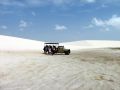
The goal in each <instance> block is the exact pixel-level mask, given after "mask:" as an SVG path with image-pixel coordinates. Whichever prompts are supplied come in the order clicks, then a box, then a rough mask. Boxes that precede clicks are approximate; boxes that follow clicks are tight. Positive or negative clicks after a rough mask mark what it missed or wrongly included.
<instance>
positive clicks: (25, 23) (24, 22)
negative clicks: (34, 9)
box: [19, 20, 28, 30]
mask: <svg viewBox="0 0 120 90" xmlns="http://www.w3.org/2000/svg"><path fill="white" fill-rule="evenodd" d="M26 27H28V23H27V22H26V21H24V20H20V23H19V28H20V30H24V29H25V28H26Z"/></svg>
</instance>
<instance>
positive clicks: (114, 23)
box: [92, 15, 120, 28]
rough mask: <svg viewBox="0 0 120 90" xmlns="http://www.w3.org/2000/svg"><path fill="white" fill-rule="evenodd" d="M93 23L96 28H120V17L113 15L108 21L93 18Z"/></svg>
mask: <svg viewBox="0 0 120 90" xmlns="http://www.w3.org/2000/svg"><path fill="white" fill-rule="evenodd" d="M92 23H93V24H94V25H96V26H101V27H108V26H111V27H114V28H120V17H118V16H117V15H113V16H112V17H111V18H110V19H108V20H102V19H97V18H93V20H92Z"/></svg>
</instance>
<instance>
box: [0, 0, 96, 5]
mask: <svg viewBox="0 0 120 90" xmlns="http://www.w3.org/2000/svg"><path fill="white" fill-rule="evenodd" d="M81 1H82V2H87V3H94V2H95V1H96V0H0V4H2V5H16V6H40V5H46V4H54V5H62V4H73V3H76V2H80V3H81Z"/></svg>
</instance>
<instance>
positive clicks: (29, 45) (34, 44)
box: [0, 35, 44, 51]
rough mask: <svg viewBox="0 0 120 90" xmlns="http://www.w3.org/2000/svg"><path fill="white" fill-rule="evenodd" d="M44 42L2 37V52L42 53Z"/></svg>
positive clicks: (0, 46)
mask: <svg viewBox="0 0 120 90" xmlns="http://www.w3.org/2000/svg"><path fill="white" fill-rule="evenodd" d="M43 45H44V42H42V41H35V40H28V39H22V38H17V37H11V36H4V35H0V51H41V50H42V48H43Z"/></svg>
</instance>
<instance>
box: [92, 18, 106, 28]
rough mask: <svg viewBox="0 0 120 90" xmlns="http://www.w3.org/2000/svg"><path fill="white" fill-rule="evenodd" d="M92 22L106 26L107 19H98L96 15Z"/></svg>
mask: <svg viewBox="0 0 120 90" xmlns="http://www.w3.org/2000/svg"><path fill="white" fill-rule="evenodd" d="M92 24H94V25H96V26H105V21H103V20H101V19H97V18H96V17H95V18H93V20H92Z"/></svg>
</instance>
